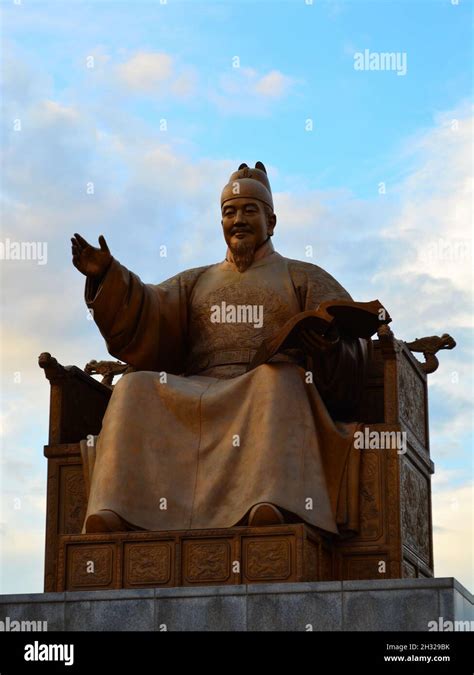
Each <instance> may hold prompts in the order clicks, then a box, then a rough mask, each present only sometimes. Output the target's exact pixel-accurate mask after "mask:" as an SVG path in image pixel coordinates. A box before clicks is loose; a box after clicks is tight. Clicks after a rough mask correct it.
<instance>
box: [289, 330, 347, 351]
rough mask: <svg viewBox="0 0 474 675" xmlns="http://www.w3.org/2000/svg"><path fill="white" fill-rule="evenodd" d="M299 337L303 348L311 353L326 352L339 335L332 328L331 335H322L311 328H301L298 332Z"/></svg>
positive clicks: (337, 339) (334, 344)
mask: <svg viewBox="0 0 474 675" xmlns="http://www.w3.org/2000/svg"><path fill="white" fill-rule="evenodd" d="M299 338H300V341H301V344H302V346H303V349H304V350H305V351H306V352H307V353H309V354H311V352H327V351H331V350H332V349H334V347H335V346H336V345H337V343H338V342H339V336H338V335H337V333H336V332H335V331H334V330H333V331H331V335H330V336H328V337H323V336H322V335H319V334H318V333H316V331H314V330H311V329H304V328H302V329H301V330H300V332H299Z"/></svg>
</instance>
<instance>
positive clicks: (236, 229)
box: [230, 225, 253, 234]
mask: <svg viewBox="0 0 474 675" xmlns="http://www.w3.org/2000/svg"><path fill="white" fill-rule="evenodd" d="M237 232H250V233H252V232H253V229H252V228H251V227H249V226H248V225H234V227H233V228H232V229H231V231H230V233H231V234H237Z"/></svg>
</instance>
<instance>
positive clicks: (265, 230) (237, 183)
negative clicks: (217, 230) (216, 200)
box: [221, 162, 276, 272]
mask: <svg viewBox="0 0 474 675" xmlns="http://www.w3.org/2000/svg"><path fill="white" fill-rule="evenodd" d="M221 213H222V220H221V223H222V228H223V230H224V238H225V240H226V242H227V245H228V247H229V248H230V250H231V251H232V256H233V258H234V262H235V264H236V265H237V268H238V269H239V271H241V272H243V271H245V270H246V269H247V267H249V266H250V265H251V264H252V261H253V259H254V256H255V252H256V250H257V249H258V248H259V247H260V246H261V245H262V244H263V243H264V242H265V241H266V240H267V239H268V238H269V237H271V236H272V235H273V231H274V229H275V225H276V215H275V214H274V212H273V199H272V191H271V188H270V182H269V180H268V176H267V171H266V169H265V167H264V165H263V164H262V162H257V163H256V165H255V168H254V169H251V168H249V167H248V166H247V164H241V165H240V166H239V168H238V170H237V171H234V173H233V174H232V175H231V177H230V178H229V182H228V183H227V185H226V186H225V187H224V189H223V190H222V195H221Z"/></svg>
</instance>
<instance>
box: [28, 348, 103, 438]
mask: <svg viewBox="0 0 474 675" xmlns="http://www.w3.org/2000/svg"><path fill="white" fill-rule="evenodd" d="M38 365H39V366H40V368H42V369H43V370H44V373H45V375H46V379H47V380H49V383H50V385H51V397H50V410H49V444H50V445H53V444H58V443H78V442H79V441H80V440H81V439H83V438H86V437H87V436H88V435H89V434H93V435H97V434H98V433H99V432H100V429H101V426H102V418H103V416H104V413H105V410H106V408H107V405H108V403H109V399H110V396H111V394H112V388H111V387H109V386H107V385H104V384H102V383H101V382H97V380H95V379H94V378H93V377H91V376H90V375H87V374H86V373H85V372H84V371H83V370H81V369H80V368H77V367H76V366H62V365H61V364H60V363H58V362H57V360H56V359H55V358H54V357H52V356H51V354H48V353H47V352H44V353H43V354H40V356H39V358H38Z"/></svg>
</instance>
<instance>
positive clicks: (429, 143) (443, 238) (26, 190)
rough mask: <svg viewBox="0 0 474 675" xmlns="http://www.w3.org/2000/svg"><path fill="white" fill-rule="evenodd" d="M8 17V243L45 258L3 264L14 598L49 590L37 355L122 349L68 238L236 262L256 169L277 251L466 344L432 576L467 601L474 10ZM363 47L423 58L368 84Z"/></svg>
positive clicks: (149, 257)
mask: <svg viewBox="0 0 474 675" xmlns="http://www.w3.org/2000/svg"><path fill="white" fill-rule="evenodd" d="M1 9H2V18H3V21H2V43H3V49H2V57H3V58H2V63H3V65H2V67H1V75H2V80H3V86H4V108H3V112H2V119H1V122H2V139H3V140H2V143H3V145H4V153H3V166H2V168H3V179H2V186H1V187H2V200H3V202H2V204H3V205H2V221H3V231H2V240H5V239H6V238H8V237H9V238H10V239H12V240H16V241H18V240H22V241H23V240H25V241H45V242H47V244H48V263H47V264H46V265H44V266H39V265H37V264H36V263H35V262H34V261H19V262H15V261H0V265H1V267H0V269H1V273H2V277H3V282H4V284H3V286H4V289H5V290H4V291H3V292H2V317H3V323H4V326H3V331H4V336H5V337H4V341H3V346H2V361H3V363H2V365H3V373H2V378H3V379H2V393H3V399H4V405H3V408H4V411H3V414H4V430H3V436H2V441H3V471H2V475H3V481H2V494H3V507H2V508H3V515H2V518H1V520H2V522H3V526H2V530H1V532H2V534H1V536H2V538H3V551H4V552H3V554H2V566H3V571H2V586H1V591H3V592H27V591H29V592H31V591H40V590H41V587H42V567H41V566H42V556H43V537H44V532H43V528H44V507H45V503H44V490H45V478H46V473H45V469H46V466H45V465H46V462H45V460H44V459H43V458H42V445H43V444H44V443H45V442H46V438H47V414H48V389H47V383H46V381H45V380H44V378H43V375H42V373H41V372H40V371H39V369H38V368H37V366H36V358H37V356H38V354H39V353H40V352H41V351H50V352H52V353H53V354H54V355H55V356H56V357H57V358H58V359H59V360H60V361H61V362H62V363H75V364H78V365H83V364H84V363H85V362H86V361H87V360H89V359H90V358H94V357H95V358H103V357H105V356H106V353H105V348H104V345H103V342H102V340H101V338H100V335H99V334H98V331H97V330H96V329H95V327H94V325H93V324H92V323H91V322H90V321H88V320H87V315H86V312H85V309H84V305H83V300H82V293H83V290H82V287H83V282H82V278H81V277H80V276H79V275H78V273H77V272H76V271H75V270H74V269H73V268H72V266H71V264H70V254H69V236H70V235H71V234H72V233H73V232H75V231H79V232H81V233H82V234H83V235H84V236H85V237H86V238H89V239H90V240H91V241H95V240H96V238H97V236H98V235H99V234H101V233H103V234H104V235H105V236H106V238H107V241H108V243H109V246H110V248H111V250H112V252H113V254H114V255H115V256H116V257H117V258H118V259H119V260H120V261H121V262H122V263H124V264H125V265H127V266H128V267H130V268H131V269H132V270H133V271H135V272H136V273H138V274H139V275H140V276H141V277H142V278H143V279H144V280H145V281H148V282H154V283H157V282H159V281H161V280H164V279H165V278H168V277H169V276H172V275H173V274H175V273H177V272H179V271H181V270H182V269H185V268H187V267H196V266H199V265H202V264H207V263H212V262H216V261H218V260H221V259H222V258H223V257H224V247H223V240H222V235H221V232H220V226H219V219H220V218H219V199H218V197H219V192H220V189H221V188H222V186H223V184H224V183H225V182H226V179H227V177H228V175H229V174H230V172H231V171H232V170H233V169H235V168H236V166H237V165H238V164H239V163H240V162H243V161H245V162H247V163H249V164H250V163H255V162H256V161H257V160H260V161H263V162H264V163H265V164H266V166H267V168H268V171H269V175H270V180H271V183H272V188H273V191H274V198H275V207H276V212H277V215H278V217H279V221H278V226H277V230H276V236H275V245H276V247H277V249H278V250H279V251H280V252H281V253H282V254H284V255H287V256H288V257H293V258H299V259H306V260H307V258H306V257H305V251H306V246H307V245H312V246H313V247H314V251H315V252H314V258H313V259H312V260H310V262H314V263H316V264H319V265H321V266H322V267H324V268H325V269H327V270H328V271H330V272H331V273H332V274H334V275H335V276H336V277H337V278H338V279H339V280H340V281H341V282H342V283H343V284H344V285H345V286H346V287H347V288H348V290H349V291H350V292H351V294H352V295H353V296H354V297H355V298H357V299H360V300H370V299H373V298H376V297H378V298H380V300H381V301H382V302H384V304H386V306H387V307H388V308H389V310H390V313H391V315H392V316H393V317H394V322H393V327H394V330H395V332H396V334H397V336H398V337H400V338H401V339H406V340H412V339H414V338H415V337H421V336H423V335H432V334H441V333H443V332H450V333H451V334H453V335H454V337H455V338H456V340H457V342H458V346H457V348H456V349H455V350H454V351H452V352H444V353H442V354H441V358H440V360H441V367H440V369H439V371H438V372H437V373H435V374H433V375H431V376H430V423H431V443H432V456H433V459H434V461H435V464H436V468H437V473H436V475H435V478H434V483H433V494H434V497H433V505H434V521H435V527H436V529H435V537H436V538H435V562H436V574H437V576H457V577H458V578H459V579H460V580H461V581H462V582H463V583H465V584H466V585H471V587H472V581H473V579H472V558H471V559H470V558H469V555H468V548H469V547H468V545H467V544H465V542H468V541H469V540H470V541H471V542H472V520H471V518H472V515H471V514H472V487H471V486H472V428H471V416H472V394H473V391H472V369H471V365H472V346H473V345H472V318H471V315H472V304H471V303H472V276H471V267H472V250H471V244H470V236H471V235H470V230H469V223H470V219H471V206H470V198H469V190H470V185H469V181H470V175H471V168H472V167H471V158H470V152H469V146H470V143H471V141H472V138H471V115H472V112H471V108H470V99H471V94H472V89H471V80H472V67H471V64H472V50H471V46H470V39H469V38H470V31H471V24H472V6H471V4H470V3H468V2H466V1H464V0H459V3H458V4H456V2H451V1H450V0H423V1H421V2H417V1H416V0H415V1H412V0H410V1H408V0H407V1H400V0H398V1H392V2H385V1H378V2H360V1H359V0H351V1H347V2H339V1H338V0H334V1H333V2H330V1H327V2H326V1H323V0H314V3H313V4H309V5H307V4H306V3H305V2H304V0H301V1H300V0H292V1H291V2H273V1H261V2H257V1H255V0H254V1H251V2H250V1H249V2H247V1H245V2H243V1H241V2H226V1H221V2H213V3H209V2H203V3H201V2H180V1H175V2H173V1H172V0H168V2H167V3H166V4H160V2H151V1H150V2H144V3H139V2H138V3H137V2H133V3H132V2H125V1H120V2H117V1H107V2H81V0H76V1H75V2H54V3H43V2H36V1H27V0H22V1H21V3H20V4H19V5H17V4H15V3H14V2H3V3H2V5H1ZM365 49H368V50H370V52H371V53H381V52H394V53H399V54H401V55H405V58H406V64H407V69H406V74H404V75H398V74H397V72H396V71H395V70H391V71H390V70H383V71H380V70H379V71H367V70H364V71H358V70H355V69H354V54H355V53H357V52H363V51H364V50H365ZM91 57H92V64H93V67H88V65H89V66H90V64H91ZM236 65H238V66H239V67H235V66H236ZM16 119H19V120H21V131H14V130H13V121H14V120H16ZM160 120H161V121H165V123H166V129H163V128H161V129H160ZM308 120H311V121H312V124H313V128H312V130H311V131H308V130H306V129H305V125H306V126H307V121H308ZM90 183H93V187H94V191H93V194H90V193H87V191H86V186H87V185H88V184H90ZM382 185H383V187H381V186H382ZM178 201H179V203H178ZM160 245H166V246H167V251H168V256H167V257H166V258H160V257H159V254H158V251H159V247H160ZM18 372H20V373H21V382H17V381H14V375H13V374H14V373H18ZM25 419H28V421H29V423H28V426H27V428H25V424H24V420H25ZM15 499H17V500H18V499H20V501H21V508H13V506H12V504H13V503H15V504H16V505H18V502H14V500H15ZM461 542H462V543H461Z"/></svg>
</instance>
